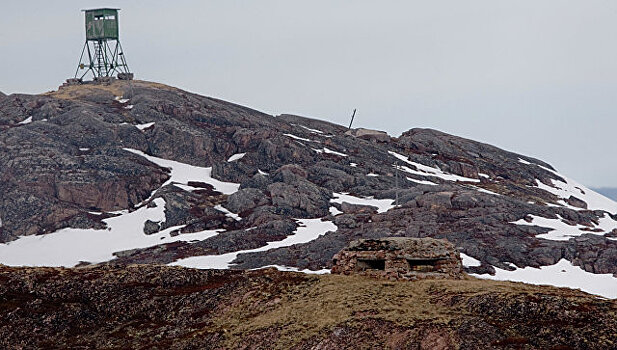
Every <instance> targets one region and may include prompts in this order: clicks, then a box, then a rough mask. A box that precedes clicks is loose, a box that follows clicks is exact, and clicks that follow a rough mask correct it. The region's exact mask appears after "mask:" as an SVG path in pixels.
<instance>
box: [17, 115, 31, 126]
mask: <svg viewBox="0 0 617 350" xmlns="http://www.w3.org/2000/svg"><path fill="white" fill-rule="evenodd" d="M30 123H32V116H30V117H28V118H26V119H24V120H22V121H20V122H19V123H17V125H26V124H30Z"/></svg>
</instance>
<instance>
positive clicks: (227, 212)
mask: <svg viewBox="0 0 617 350" xmlns="http://www.w3.org/2000/svg"><path fill="white" fill-rule="evenodd" d="M214 209H216V210H218V211H220V212H223V213H225V216H227V217H229V218H232V219H234V220H236V221H240V220H242V218H241V217H240V215H238V214H236V213H232V212H231V211H229V209H227V208H225V207H223V206H222V205H220V204H219V205H215V206H214Z"/></svg>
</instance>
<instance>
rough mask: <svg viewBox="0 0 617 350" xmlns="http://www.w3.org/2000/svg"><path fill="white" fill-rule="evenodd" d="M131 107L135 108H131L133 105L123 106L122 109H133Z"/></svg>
mask: <svg viewBox="0 0 617 350" xmlns="http://www.w3.org/2000/svg"><path fill="white" fill-rule="evenodd" d="M133 107H135V106H133V105H128V106H125V107H124V109H133Z"/></svg>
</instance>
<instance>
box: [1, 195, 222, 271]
mask: <svg viewBox="0 0 617 350" xmlns="http://www.w3.org/2000/svg"><path fill="white" fill-rule="evenodd" d="M153 203H154V204H155V207H154V208H148V207H142V208H140V209H137V210H135V211H133V212H131V213H128V212H123V214H121V215H119V216H116V217H112V218H108V219H104V220H103V222H105V223H106V224H107V226H108V228H107V229H104V230H95V229H75V228H65V229H61V230H58V231H56V232H53V233H49V234H45V235H40V236H23V237H20V238H18V239H17V240H15V241H12V242H9V243H6V244H0V263H2V264H5V265H11V266H66V267H71V266H75V265H77V264H79V263H80V262H81V261H87V262H92V263H100V262H104V261H109V260H111V259H113V258H114V256H113V254H112V253H114V252H119V251H123V250H129V249H137V248H147V247H151V246H155V245H158V244H161V243H172V242H178V241H184V242H189V241H194V240H204V239H207V238H210V237H212V236H215V235H217V234H218V233H219V232H221V231H222V230H206V231H201V232H195V233H189V234H180V235H177V236H173V237H172V236H171V234H170V233H171V232H172V231H174V230H177V229H179V228H181V227H182V226H174V227H170V228H167V229H165V230H163V231H160V232H157V233H154V234H152V235H146V234H144V232H143V228H144V223H145V222H146V220H152V221H154V222H162V221H165V201H164V200H163V199H161V198H157V199H155V200H154V201H153Z"/></svg>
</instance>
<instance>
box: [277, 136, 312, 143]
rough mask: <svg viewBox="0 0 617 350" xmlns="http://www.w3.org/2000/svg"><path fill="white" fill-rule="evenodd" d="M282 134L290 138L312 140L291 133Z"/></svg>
mask: <svg viewBox="0 0 617 350" xmlns="http://www.w3.org/2000/svg"><path fill="white" fill-rule="evenodd" d="M283 135H285V136H287V137H291V138H292V139H294V140H298V141H306V142H314V141H313V140H309V139H305V138H304V137H300V136H296V135H292V134H283Z"/></svg>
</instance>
